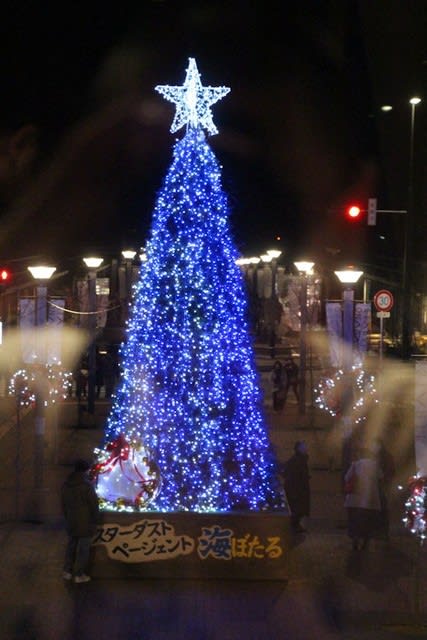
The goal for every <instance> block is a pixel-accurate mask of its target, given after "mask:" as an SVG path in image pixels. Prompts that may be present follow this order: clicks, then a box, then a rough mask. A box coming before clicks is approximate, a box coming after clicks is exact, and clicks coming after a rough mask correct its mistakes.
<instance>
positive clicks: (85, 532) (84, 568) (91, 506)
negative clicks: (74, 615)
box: [61, 460, 99, 583]
mask: <svg viewBox="0 0 427 640" xmlns="http://www.w3.org/2000/svg"><path fill="white" fill-rule="evenodd" d="M89 469H90V464H89V463H88V462H87V461H86V460H76V462H75V464H74V471H73V472H72V473H71V474H70V475H69V476H68V478H67V479H66V480H65V482H64V484H63V485H62V488H61V505H62V513H63V515H64V518H65V524H66V529H67V534H68V543H67V547H66V551H65V561H64V571H63V578H64V580H72V579H73V577H74V582H76V583H81V582H89V580H90V576H89V575H88V567H89V553H90V544H91V539H92V536H93V534H94V533H95V529H96V523H97V520H98V514H99V506H98V496H97V495H96V492H95V489H94V487H93V485H92V483H91V481H90V480H89V475H88V471H89Z"/></svg>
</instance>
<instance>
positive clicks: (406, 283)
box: [402, 96, 421, 359]
mask: <svg viewBox="0 0 427 640" xmlns="http://www.w3.org/2000/svg"><path fill="white" fill-rule="evenodd" d="M420 102H421V98H418V97H416V96H414V97H413V98H411V99H410V100H409V104H410V105H411V128H410V136H409V176H408V206H407V213H406V216H405V228H404V249H403V265H402V357H403V359H406V358H408V357H409V353H410V345H411V339H410V320H411V315H412V314H411V302H412V300H411V293H412V291H411V289H412V287H411V282H410V279H409V274H410V273H411V268H410V264H409V263H410V262H411V255H410V248H411V247H412V236H413V226H414V212H413V209H414V142H415V107H416V106H417V105H418V104H420Z"/></svg>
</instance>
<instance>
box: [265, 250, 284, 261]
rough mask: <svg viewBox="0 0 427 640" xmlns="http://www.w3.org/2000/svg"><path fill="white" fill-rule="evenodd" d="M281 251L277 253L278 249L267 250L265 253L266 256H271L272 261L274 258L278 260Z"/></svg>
mask: <svg viewBox="0 0 427 640" xmlns="http://www.w3.org/2000/svg"><path fill="white" fill-rule="evenodd" d="M281 253H282V252H281V251H279V250H278V249H268V251H267V255H269V256H271V257H272V259H273V260H274V259H275V258H278V257H279V256H280V255H281Z"/></svg>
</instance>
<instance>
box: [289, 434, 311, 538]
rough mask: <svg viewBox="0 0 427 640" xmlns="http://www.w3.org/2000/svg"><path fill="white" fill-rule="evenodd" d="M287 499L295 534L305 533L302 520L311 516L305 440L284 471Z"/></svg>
mask: <svg viewBox="0 0 427 640" xmlns="http://www.w3.org/2000/svg"><path fill="white" fill-rule="evenodd" d="M283 480H284V483H283V484H284V489H285V493H286V498H287V500H288V504H289V507H290V509H291V526H292V530H293V531H294V533H304V532H305V529H304V528H303V526H302V525H301V519H302V518H304V517H306V516H309V515H310V499H311V495H310V474H309V469H308V451H307V445H306V443H305V442H304V440H301V441H298V442H296V443H295V445H294V454H293V456H291V457H290V458H289V460H287V462H286V463H285V466H284V469H283Z"/></svg>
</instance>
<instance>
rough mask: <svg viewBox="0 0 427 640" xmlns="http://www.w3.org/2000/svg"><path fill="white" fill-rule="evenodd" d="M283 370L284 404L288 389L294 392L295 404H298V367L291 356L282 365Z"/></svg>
mask: <svg viewBox="0 0 427 640" xmlns="http://www.w3.org/2000/svg"><path fill="white" fill-rule="evenodd" d="M284 370H285V374H286V384H285V402H286V400H287V398H288V392H289V389H292V391H293V392H294V395H295V398H296V399H297V402H299V390H298V383H299V367H298V365H297V363H296V362H295V360H294V359H293V358H292V356H289V357H288V358H286V360H285V363H284Z"/></svg>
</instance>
